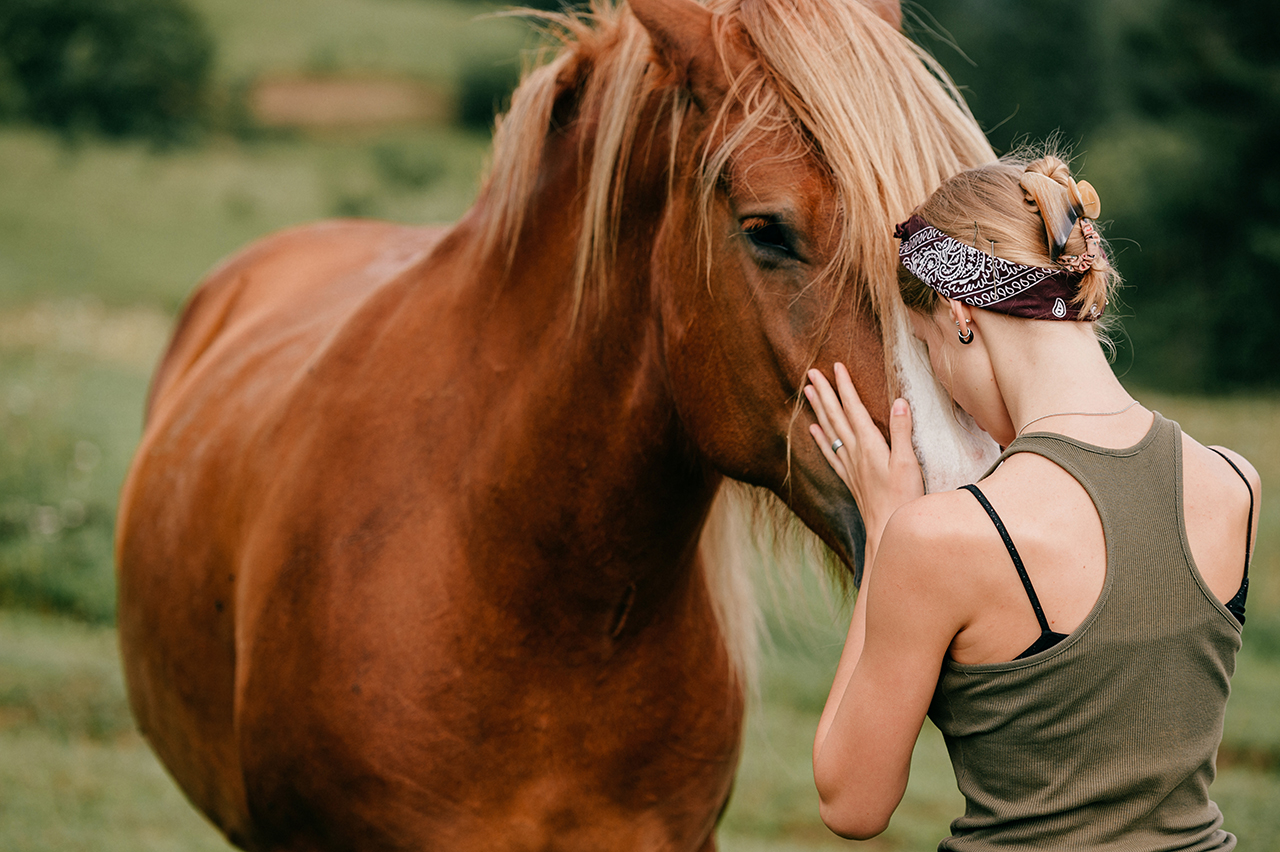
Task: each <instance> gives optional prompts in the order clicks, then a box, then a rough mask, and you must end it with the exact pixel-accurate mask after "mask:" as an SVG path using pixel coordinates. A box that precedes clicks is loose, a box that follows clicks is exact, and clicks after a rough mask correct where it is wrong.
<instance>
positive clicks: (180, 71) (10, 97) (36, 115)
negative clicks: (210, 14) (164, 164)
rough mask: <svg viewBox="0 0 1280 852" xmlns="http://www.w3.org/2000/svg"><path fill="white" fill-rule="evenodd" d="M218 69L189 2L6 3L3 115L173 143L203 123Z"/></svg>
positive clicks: (1, 46)
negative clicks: (213, 71) (213, 73)
mask: <svg viewBox="0 0 1280 852" xmlns="http://www.w3.org/2000/svg"><path fill="white" fill-rule="evenodd" d="M212 62H213V41H212V39H211V38H210V36H209V34H208V31H207V30H206V28H205V26H204V24H203V22H202V20H201V19H200V18H199V17H197V16H196V14H195V13H194V12H192V11H191V10H190V9H189V8H188V7H187V6H186V5H184V4H183V3H182V2H181V0H4V2H3V3H0V115H5V116H8V117H15V118H26V119H29V120H31V121H33V122H35V123H37V124H40V125H44V126H48V127H53V128H57V129H58V130H61V131H63V132H65V133H74V132H77V131H82V130H94V131H98V132H101V133H104V134H106V135H109V136H145V137H149V138H152V139H155V140H159V141H172V140H174V139H177V138H180V137H182V136H184V135H186V134H188V133H189V132H190V131H191V129H192V128H193V127H195V126H196V125H197V124H198V122H199V121H200V120H201V118H202V115H203V113H204V110H205V108H206V101H207V96H208V81H209V76H210V72H211V69H212Z"/></svg>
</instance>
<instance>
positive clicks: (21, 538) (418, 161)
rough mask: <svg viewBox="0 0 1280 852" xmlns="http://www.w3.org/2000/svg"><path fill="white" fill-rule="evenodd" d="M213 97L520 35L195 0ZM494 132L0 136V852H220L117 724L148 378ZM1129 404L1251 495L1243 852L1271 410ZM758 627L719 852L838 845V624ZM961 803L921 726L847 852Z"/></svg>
mask: <svg viewBox="0 0 1280 852" xmlns="http://www.w3.org/2000/svg"><path fill="white" fill-rule="evenodd" d="M194 5H196V6H198V7H199V8H200V9H202V10H203V11H204V12H205V14H206V15H207V17H208V19H209V21H210V25H211V28H212V30H213V31H214V33H215V35H216V37H217V38H218V40H219V65H218V71H217V74H218V79H219V80H220V81H221V83H222V84H224V85H233V84H241V83H245V82H247V81H249V80H251V79H253V78H258V77H262V76H271V75H285V76H287V75H291V74H293V75H298V74H302V75H334V74H346V75H356V76H359V75H370V76H377V75H390V76H397V75H400V76H408V77H412V78H414V79H420V80H424V81H427V82H430V83H432V84H437V85H440V86H441V87H442V88H443V89H447V88H448V86H450V85H451V82H452V81H453V80H454V79H455V78H456V75H457V71H458V69H459V68H460V67H462V65H463V64H465V63H466V62H469V61H474V60H475V58H476V57H477V56H481V57H483V56H496V55H499V54H502V53H503V52H504V51H505V52H506V53H507V54H509V53H510V51H511V49H512V46H513V45H517V44H526V43H528V41H527V39H526V38H525V36H524V35H522V31H521V30H519V29H518V28H515V27H513V23H512V22H510V21H493V20H490V21H475V20H474V16H475V15H476V14H477V13H478V12H481V11H483V9H484V7H482V6H478V5H472V4H459V3H446V2H442V0H290V2H287V3H286V2H271V3H248V2H243V0H198V2H195V3H194ZM486 143H487V138H486V137H485V136H484V135H478V134H475V133H472V132H467V131H462V130H458V129H455V128H452V127H419V128H402V129H399V130H395V131H388V132H379V133H369V132H358V133H356V132H351V133H328V134H323V135H313V136H304V135H300V134H292V135H290V134H280V133H275V134H259V135H256V136H249V137H245V138H230V137H224V136H211V137H210V138H207V139H205V140H204V141H203V142H202V143H201V144H199V145H196V146H194V147H186V148H175V149H170V150H167V151H163V152H158V151H155V150H153V149H151V148H150V147H148V146H147V145H145V144H141V143H130V142H122V143H105V142H100V141H94V140H92V139H82V140H80V141H79V142H78V143H77V144H75V145H67V144H64V143H62V142H60V141H59V140H57V139H55V138H53V137H50V136H48V135H47V134H44V133H42V132H40V131H37V130H32V129H23V128H15V127H0V850H5V852H37V850H40V852H44V851H45V850H49V852H52V850H58V852H64V850H80V849H83V850H117V849H118V850H137V849H143V850H149V849H154V850H175V851H176V852H182V851H183V850H217V849H226V848H227V847H226V845H225V844H224V843H223V842H222V841H221V839H220V837H219V836H218V835H217V833H216V832H215V831H214V830H213V829H212V828H210V827H209V826H208V825H207V824H206V823H205V822H204V821H203V819H202V818H201V817H200V816H198V815H197V814H196V813H195V812H194V811H193V810H192V809H191V808H190V807H189V806H188V805H187V804H186V802H185V800H184V799H183V798H182V796H181V794H180V793H179V792H178V791H177V789H176V788H175V787H174V786H173V784H172V782H171V781H170V780H169V779H168V777H167V776H166V775H165V773H164V771H163V770H162V769H161V768H160V767H159V765H158V764H157V763H156V761H155V759H154V758H153V757H152V756H151V754H150V752H149V750H148V749H147V748H146V746H145V744H144V743H143V742H142V741H141V739H140V738H139V737H138V735H137V734H136V733H135V731H134V729H133V725H132V722H131V720H130V717H129V713H128V708H127V705H126V702H125V699H124V693H123V687H122V684H121V679H120V673H119V663H118V655H117V651H116V645H115V633H114V628H113V627H112V623H113V619H114V587H113V582H112V569H111V536H112V532H111V531H112V524H113V519H114V514H115V507H116V492H117V490H118V488H119V485H120V482H121V479H122V477H123V475H124V471H125V468H126V465H127V463H128V460H129V457H130V454H131V452H132V450H133V448H134V445H135V444H136V441H137V439H138V435H139V431H140V421H141V410H142V401H143V398H144V396H145V393H146V387H147V382H148V377H149V374H150V371H151V368H152V366H153V365H154V363H155V360H156V358H157V356H158V353H159V352H160V349H161V347H162V346H163V345H164V341H165V337H166V335H167V333H168V328H169V326H170V323H171V321H172V317H173V314H174V312H175V311H176V310H177V308H178V306H179V305H180V304H181V302H182V301H183V299H184V298H185V297H186V295H187V293H188V292H189V290H190V288H191V287H192V285H193V284H194V283H195V282H196V281H197V280H198V279H199V277H200V276H201V275H202V273H203V272H204V271H205V270H207V269H208V268H209V267H210V266H211V265H213V264H214V263H215V262H217V260H218V259H219V258H221V257H223V256H225V255H226V254H227V253H228V252H230V251H232V250H234V249H235V248H237V247H239V246H241V245H243V244H245V243H246V242H248V241H250V240H251V239H253V238H255V237H257V236H260V235H262V234H265V233H267V232H269V231H271V230H273V229H276V228H279V227H283V226H286V225H292V224H296V223H298V222H303V221H308V220H313V219H319V218H324V217H330V216H338V215H342V216H346V215H367V216H378V217H384V218H391V219H395V220H398V221H405V222H436V221H447V220H450V219H453V218H455V217H457V216H458V215H459V214H460V213H461V212H462V211H463V210H465V208H466V207H467V205H468V204H469V203H470V200H471V198H472V196H473V195H474V192H475V189H476V187H477V176H478V173H479V171H480V168H481V165H482V163H483V161H484V157H485V145H486ZM1143 398H1144V401H1146V402H1148V404H1150V405H1152V406H1153V407H1156V408H1158V409H1159V410H1161V411H1162V412H1164V413H1165V414H1166V415H1167V416H1170V417H1173V418H1174V419H1177V420H1179V421H1180V422H1181V423H1182V424H1183V425H1184V427H1185V428H1186V429H1187V430H1188V431H1189V432H1191V433H1192V434H1194V435H1195V436H1196V437H1198V438H1200V439H1201V440H1203V441H1206V442H1215V443H1222V444H1226V445H1229V446H1232V447H1234V448H1235V449H1237V450H1239V451H1241V452H1243V453H1244V454H1245V455H1247V456H1248V457H1249V458H1250V459H1251V460H1253V462H1254V463H1255V464H1256V465H1257V466H1258V467H1259V469H1260V470H1261V472H1262V475H1263V480H1264V483H1266V486H1265V488H1266V491H1265V496H1264V500H1263V507H1264V508H1263V519H1262V532H1261V534H1260V536H1259V542H1258V551H1257V552H1258V557H1257V561H1256V562H1255V565H1254V568H1253V585H1252V589H1251V592H1250V600H1249V623H1248V626H1247V627H1246V630H1245V651H1244V653H1243V655H1242V657H1241V660H1240V667H1239V672H1238V675H1237V678H1236V681H1235V687H1234V688H1235V692H1234V695H1233V697H1232V701H1231V706H1230V708H1229V713H1228V721H1227V731H1226V736H1225V739H1224V745H1223V749H1222V754H1221V760H1220V765H1221V769H1222V772H1221V777H1220V778H1219V780H1218V782H1217V784H1216V785H1215V787H1214V790H1215V793H1216V796H1217V799H1218V801H1219V802H1220V804H1221V805H1222V807H1223V810H1224V811H1225V812H1226V814H1227V819H1228V827H1230V828H1231V829H1232V830H1233V831H1236V832H1237V833H1238V834H1239V835H1240V836H1241V838H1242V841H1243V842H1242V848H1248V849H1259V850H1261V849H1280V809H1277V808H1276V807H1275V804H1276V802H1280V714H1277V713H1276V708H1277V707H1280V486H1278V485H1277V483H1280V440H1277V439H1280V399H1276V398H1271V397H1268V398H1258V397H1240V398H1230V399H1194V398H1181V397H1165V398H1157V397H1151V396H1144V397H1143ZM803 589H804V590H803V591H802V592H801V593H800V594H798V595H797V596H795V597H792V598H785V597H784V598H782V599H781V600H780V601H778V602H777V603H776V604H775V605H774V607H773V610H772V611H771V613H770V616H769V619H770V624H771V627H772V633H773V642H772V644H771V645H770V647H769V649H768V650H767V652H766V654H765V658H764V665H763V670H762V680H761V687H760V696H761V697H760V700H759V702H758V705H757V706H756V707H755V708H754V709H753V711H752V713H751V716H750V719H749V725H748V732H747V741H746V751H745V754H744V757H743V762H742V768H741V772H740V775H739V780H738V784H737V787H736V790H735V795H734V800H733V803H732V806H731V807H730V810H729V812H728V814H727V816H726V818H725V821H724V823H723V825H722V829H721V846H722V848H723V849H725V850H730V852H734V851H735V850H736V851H737V852H754V850H764V849H769V850H782V852H786V850H796V852H799V850H821V849H835V848H844V847H845V846H847V845H848V844H844V843H841V842H839V841H838V840H837V839H836V838H835V837H834V836H832V835H830V834H829V833H828V832H827V831H826V829H825V828H824V827H823V826H822V824H821V823H820V821H819V820H818V818H817V813H816V797H815V794H814V792H813V789H812V781H811V778H810V764H809V754H810V742H811V737H812V733H813V728H814V725H815V724H816V721H817V717H818V713H819V711H820V709H821V707H822V703H823V701H824V699H825V696H826V690H827V687H828V685H829V679H830V677H831V673H832V671H833V669H834V665H835V660H836V659H837V657H838V655H839V651H840V643H841V641H842V639H843V635H844V624H843V622H844V620H845V619H847V612H845V610H844V609H843V608H841V607H839V606H832V605H829V604H826V603H825V600H826V599H825V597H824V595H823V594H822V593H821V592H820V591H819V589H818V588H817V587H816V586H815V585H814V584H812V583H811V584H809V585H808V586H805V587H803ZM959 807H960V803H959V798H958V794H957V793H956V791H955V786H954V782H953V780H952V778H951V771H950V767H949V764H948V762H947V758H946V754H945V750H944V749H943V748H942V745H941V741H940V737H939V736H938V735H937V733H936V731H933V730H932V729H931V728H926V731H925V735H924V737H923V739H922V743H921V746H920V747H919V748H918V750H917V754H916V759H915V762H914V765H913V775H912V781H911V785H910V788H909V790H908V793H907V799H906V801H905V802H904V804H903V806H902V808H901V809H900V811H899V813H898V814H897V816H896V817H895V819H894V822H893V824H892V825H891V826H890V829H889V831H888V832H886V834H885V835H884V836H882V837H881V838H878V839H877V840H876V841H873V842H871V843H868V844H864V846H865V848H868V849H878V850H890V849H903V850H908V849H910V850H918V849H931V848H933V847H934V846H935V844H936V842H937V839H938V838H939V837H940V836H942V835H943V834H944V833H945V831H946V826H947V823H948V821H949V820H950V819H951V818H952V817H953V816H955V815H956V814H957V813H958V810H959Z"/></svg>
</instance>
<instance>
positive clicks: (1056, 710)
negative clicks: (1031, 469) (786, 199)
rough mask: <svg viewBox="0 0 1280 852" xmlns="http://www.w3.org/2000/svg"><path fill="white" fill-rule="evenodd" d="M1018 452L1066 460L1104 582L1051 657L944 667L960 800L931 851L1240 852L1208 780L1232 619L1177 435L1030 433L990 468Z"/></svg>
mask: <svg viewBox="0 0 1280 852" xmlns="http://www.w3.org/2000/svg"><path fill="white" fill-rule="evenodd" d="M1022 452H1030V453H1036V454H1038V455H1041V456H1044V457H1045V458H1047V459H1049V460H1051V461H1053V462H1055V463H1056V464H1058V465H1060V466H1061V467H1062V468H1063V469H1065V470H1066V471H1067V472H1069V473H1070V474H1071V475H1072V476H1074V477H1075V478H1076V480H1077V481H1079V482H1080V484H1081V485H1082V486H1083V487H1084V489H1085V490H1086V491H1087V492H1088V494H1089V496H1090V497H1091V498H1092V500H1093V503H1094V505H1095V507H1096V508H1097V510H1098V515H1099V516H1100V518H1101V520H1102V529H1103V533H1104V535H1105V537H1106V555H1107V573H1106V579H1105V581H1104V583H1103V587H1102V591H1101V593H1100V594H1099V596H1098V600H1097V602H1096V603H1095V604H1094V607H1093V609H1092V610H1091V611H1090V613H1089V615H1088V616H1087V617H1086V618H1085V620H1084V622H1083V623H1081V625H1080V626H1079V627H1078V628H1076V629H1075V630H1074V631H1072V633H1071V634H1070V635H1069V636H1068V637H1067V638H1066V639H1064V640H1063V641H1061V642H1060V643H1058V644H1056V645H1054V646H1053V647H1052V648H1049V649H1048V650H1046V651H1042V652H1040V653H1038V654H1033V655H1031V656H1028V657H1026V658H1023V659H1018V660H1014V661H1012V662H1007V663H992V664H986V665H961V664H958V663H953V662H950V661H948V662H947V663H945V664H944V667H943V671H942V674H941V677H940V679H939V682H938V688H937V690H936V692H935V694H934V698H933V703H932V705H931V707H930V709H929V716H930V718H931V719H933V721H934V724H935V725H937V727H938V729H939V730H940V731H942V735H943V737H944V739H945V740H946V743H947V750H948V751H949V752H950V755H951V762H952V766H953V767H954V769H955V774H956V783H957V786H958V787H959V788H960V791H961V792H962V793H963V794H964V797H965V802H966V806H965V813H964V816H962V817H960V818H959V819H957V820H955V821H954V822H953V823H952V824H951V831H952V836H951V837H950V838H947V839H946V840H944V841H942V843H941V844H940V845H939V847H938V848H939V850H954V852H986V850H996V849H1002V850H1007V849H1035V850H1057V849H1063V850H1065V849H1076V850H1078V849H1089V850H1096V851H1097V852H1101V850H1116V852H1119V850H1124V852H1142V850H1188V851H1190V850H1196V852H1199V851H1200V850H1229V849H1234V848H1235V844H1236V839H1235V837H1234V836H1233V835H1231V834H1230V833H1228V832H1226V831H1223V830H1222V827H1221V826H1222V814H1221V812H1220V811H1219V810H1218V807H1217V805H1215V804H1214V803H1213V802H1212V801H1211V800H1210V799H1209V784H1210V782H1211V781H1212V780H1213V777H1214V758H1215V755H1216V752H1217V748H1218V744H1219V742H1220V741H1221V739H1222V723H1223V716H1224V714H1225V710H1226V703H1227V696H1228V694H1229V693H1230V682H1231V676H1232V674H1233V673H1234V672H1235V659H1236V652H1237V651H1238V650H1239V648H1240V623H1239V622H1238V621H1237V620H1236V619H1235V617H1234V616H1232V615H1231V613H1230V612H1228V611H1227V609H1226V608H1225V607H1224V606H1223V605H1222V604H1221V603H1220V602H1219V601H1218V600H1217V599H1216V598H1215V597H1214V595H1213V593H1212V592H1211V591H1210V590H1209V588H1208V587H1207V586H1206V585H1205V583H1204V579H1203V578H1202V577H1201V576H1200V573H1199V571H1198V570H1197V569H1196V567H1195V564H1194V561H1193V559H1192V557H1191V551H1190V548H1189V547H1188V545H1187V535H1186V527H1185V524H1184V522H1183V501H1182V440H1181V430H1180V429H1179V428H1178V425H1177V424H1176V423H1174V422H1172V421H1170V420H1166V419H1165V418H1163V417H1161V416H1160V415H1159V414H1156V415H1155V420H1154V422H1153V424H1152V427H1151V430H1150V431H1149V432H1148V433H1147V435H1146V436H1145V437H1144V438H1143V439H1142V440H1141V441H1140V442H1139V443H1138V444H1136V445H1134V446H1132V447H1129V448H1125V449H1106V448H1102V447H1094V446H1091V445H1089V444H1085V443H1082V442H1079V441H1076V440H1073V439H1071V438H1067V437H1065V436H1062V435H1055V434H1051V433H1033V434H1030V435H1026V436H1023V437H1020V438H1018V439H1016V440H1015V441H1014V442H1013V443H1012V444H1011V445H1010V446H1009V448H1008V449H1007V450H1006V451H1005V452H1004V453H1003V454H1002V455H1001V457H1000V460H998V461H997V462H996V465H997V466H998V465H999V464H1000V462H1001V461H1003V460H1004V459H1006V458H1008V457H1009V456H1011V455H1013V454H1015V453H1022ZM994 469H995V466H993V467H992V470H994ZM988 473H990V471H988Z"/></svg>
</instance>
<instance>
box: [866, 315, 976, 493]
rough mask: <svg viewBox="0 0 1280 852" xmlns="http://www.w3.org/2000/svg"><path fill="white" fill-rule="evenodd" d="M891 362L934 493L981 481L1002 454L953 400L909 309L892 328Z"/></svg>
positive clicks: (916, 448)
mask: <svg viewBox="0 0 1280 852" xmlns="http://www.w3.org/2000/svg"><path fill="white" fill-rule="evenodd" d="M891 329H892V334H891V339H890V340H889V341H887V344H888V345H889V346H890V347H891V349H892V359H893V362H894V363H895V364H896V365H897V371H898V375H897V380H898V387H899V392H900V393H901V394H902V396H903V397H904V398H906V400H907V402H909V403H910V404H911V419H912V423H913V424H914V427H915V431H914V433H913V435H912V440H913V442H914V444H915V450H916V456H917V457H918V458H919V459H920V464H921V465H922V466H923V468H924V476H925V488H926V490H928V491H929V492H935V491H949V490H951V489H953V488H958V487H959V486H961V485H964V484H966V483H970V482H975V481H977V479H978V477H979V476H981V475H982V474H983V472H984V471H985V470H986V469H987V468H988V467H990V466H991V465H992V464H993V463H994V462H995V460H996V458H997V457H998V456H999V455H1000V447H999V446H997V445H996V442H995V441H993V440H992V439H991V436H990V435H988V434H987V433H986V432H984V431H982V429H981V428H980V427H979V426H978V424H977V423H975V422H974V421H973V418H972V417H970V416H969V415H968V414H966V413H965V412H964V411H962V410H961V409H960V408H959V407H957V406H956V405H955V403H954V402H952V400H951V395H950V394H949V393H948V392H947V390H946V389H945V388H944V387H943V386H942V384H941V383H940V382H939V381H938V379H937V377H936V376H935V375H934V373H933V370H932V368H931V366H930V364H929V355H928V351H927V350H926V348H925V345H924V343H922V342H921V341H920V340H918V339H917V338H916V337H915V335H914V334H913V333H912V331H911V327H910V325H909V324H908V320H907V309H906V308H904V307H903V308H899V311H898V314H897V316H895V317H894V320H893V322H892V325H891Z"/></svg>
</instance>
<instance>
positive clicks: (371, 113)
mask: <svg viewBox="0 0 1280 852" xmlns="http://www.w3.org/2000/svg"><path fill="white" fill-rule="evenodd" d="M250 107H251V108H252V110H253V115H254V117H255V118H257V120H258V121H259V122H261V123H262V124H264V125H266V126H268V127H300V128H312V129H317V130H325V129H341V128H352V127H381V126H394V125H413V124H430V123H436V122H441V121H447V120H448V119H449V118H450V117H451V114H452V107H451V104H450V103H449V99H448V97H447V96H446V95H445V94H444V92H442V91H440V89H438V88H436V87H434V86H430V85H428V84H426V83H423V82H421V81H418V80H406V79H396V78H388V79H377V78H372V79H367V78H344V77H294V78H275V79H268V80H263V81H262V82H260V83H258V85H257V86H255V87H254V89H253V92H252V94H251V97H250Z"/></svg>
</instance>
